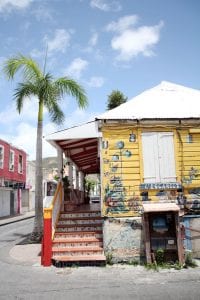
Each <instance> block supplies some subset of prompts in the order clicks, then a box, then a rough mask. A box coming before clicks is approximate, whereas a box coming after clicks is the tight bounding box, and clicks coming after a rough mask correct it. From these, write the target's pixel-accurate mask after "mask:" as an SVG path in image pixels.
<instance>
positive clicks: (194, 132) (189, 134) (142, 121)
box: [98, 82, 200, 217]
mask: <svg viewBox="0 0 200 300" xmlns="http://www.w3.org/2000/svg"><path fill="white" fill-rule="evenodd" d="M98 120H99V128H100V130H101V132H102V149H101V171H102V172H101V178H102V200H103V215H104V216H115V217H117V216H118V217H119V216H120V217H122V216H138V215H141V212H142V203H143V202H145V201H152V202H163V201H170V202H171V201H174V202H175V203H177V204H178V205H180V207H181V208H182V209H183V208H184V209H185V212H187V210H188V211H190V212H196V211H198V210H200V92H199V91H196V90H192V89H190V88H185V87H182V86H179V85H175V84H171V83H168V82H162V83H161V84H160V85H158V86H156V87H155V88H152V89H150V90H148V91H145V92H144V93H142V94H141V95H139V96H137V97H135V98H133V99H132V100H130V101H128V102H127V103H125V104H123V105H121V106H119V107H117V108H115V109H113V110H111V111H108V112H106V113H104V114H103V115H101V116H100V117H99V118H98Z"/></svg>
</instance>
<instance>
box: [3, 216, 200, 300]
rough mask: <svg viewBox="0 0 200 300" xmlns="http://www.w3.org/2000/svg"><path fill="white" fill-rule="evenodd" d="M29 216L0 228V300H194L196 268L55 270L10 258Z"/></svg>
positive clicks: (198, 282)
mask: <svg viewBox="0 0 200 300" xmlns="http://www.w3.org/2000/svg"><path fill="white" fill-rule="evenodd" d="M32 222H33V220H26V221H21V222H18V223H14V224H10V225H6V226H2V227H1V228H0V299H2V300H4V299H5V300H7V299H20V300H21V299H37V300H38V299H59V300H60V299H61V300H62V299H72V300H73V299H75V300H76V299H78V300H82V299H87V300H90V299H93V300H94V299H95V300H98V299H103V300H107V299H115V300H116V299H120V300H121V299H122V300H124V299H132V300H133V299H134V300H135V299H136V300H137V299H141V300H143V299H149V300H156V299H162V300H165V299H167V300H171V299H177V300H179V299H180V300H186V299H187V300H190V299H192V300H199V299H200V268H196V269H184V270H180V271H178V270H162V271H160V272H155V271H147V270H146V269H144V268H143V267H141V266H138V267H134V266H120V265H119V266H110V267H80V268H65V269H63V268H62V269H56V268H55V267H48V268H43V267H41V266H40V265H39V264H36V265H35V264H34V265H25V264H24V263H21V262H19V261H17V260H14V259H13V258H11V257H10V254H9V253H10V250H11V249H12V248H13V246H14V245H15V244H17V243H19V242H20V241H21V240H23V239H24V238H25V237H26V235H27V234H28V233H30V232H31V230H32Z"/></svg>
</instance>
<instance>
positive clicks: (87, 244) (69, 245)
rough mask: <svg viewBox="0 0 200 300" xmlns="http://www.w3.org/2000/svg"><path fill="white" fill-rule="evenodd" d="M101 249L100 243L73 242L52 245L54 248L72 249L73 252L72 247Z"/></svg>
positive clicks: (101, 244)
mask: <svg viewBox="0 0 200 300" xmlns="http://www.w3.org/2000/svg"><path fill="white" fill-rule="evenodd" d="M87 246H88V247H92V246H94V247H96V246H98V247H103V243H102V242H77V243H76V242H74V243H66V242H63V243H54V246H53V247H55V248H59V247H66V248H69V249H72V250H73V247H87Z"/></svg>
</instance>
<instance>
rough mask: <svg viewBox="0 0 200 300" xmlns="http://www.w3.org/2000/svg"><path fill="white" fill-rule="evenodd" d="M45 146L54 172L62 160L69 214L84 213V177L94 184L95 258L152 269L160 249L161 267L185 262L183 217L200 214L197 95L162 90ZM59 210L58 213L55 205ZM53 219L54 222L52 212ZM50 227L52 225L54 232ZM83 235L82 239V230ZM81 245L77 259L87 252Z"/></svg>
mask: <svg viewBox="0 0 200 300" xmlns="http://www.w3.org/2000/svg"><path fill="white" fill-rule="evenodd" d="M47 140H48V141H49V142H50V143H51V144H52V145H53V146H55V147H56V148H57V149H58V157H59V167H58V169H59V170H61V169H62V167H63V153H64V154H65V157H66V162H67V163H66V164H65V166H67V168H68V169H69V170H68V171H69V172H68V175H69V182H70V189H71V192H70V195H71V196H70V201H71V202H72V203H71V204H72V205H73V210H74V213H78V211H80V207H81V206H84V205H88V204H87V199H86V197H85V191H84V177H85V175H87V174H91V173H98V174H99V176H100V191H101V195H100V198H101V203H100V206H99V208H98V210H99V211H98V212H99V214H100V216H101V221H102V229H101V230H102V237H101V239H102V240H103V242H102V241H101V246H100V247H101V249H100V250H101V253H102V251H103V252H104V253H105V255H106V256H107V257H108V258H109V259H112V261H113V262H115V261H117V262H119V261H124V260H125V261H127V260H128V261H130V260H131V261H133V260H143V259H146V261H147V262H152V261H153V260H154V259H155V255H156V251H157V250H158V249H160V248H161V249H163V250H164V253H165V259H166V260H170V261H171V260H173V261H176V260H179V262H183V261H184V248H183V246H184V238H185V234H184V230H183V226H182V225H183V224H184V217H185V216H189V215H190V216H191V215H194V216H195V217H198V216H199V215H198V214H200V91H199V90H194V89H191V88H186V87H184V86H181V85H177V84H173V83H169V82H161V83H160V84H159V85H158V86H156V87H154V88H151V89H149V90H147V91H145V92H143V93H141V94H140V95H138V96H136V97H134V98H133V99H131V100H129V101H127V102H126V103H124V104H122V105H120V106H119V107H117V108H114V109H112V110H110V111H106V112H105V113H103V114H102V115H100V116H98V117H97V118H96V120H95V121H93V122H90V123H86V124H84V125H82V126H77V127H74V128H71V129H67V130H64V131H61V132H58V133H54V134H52V135H50V136H49V137H48V138H47ZM59 199H62V195H61V197H60V198H59ZM68 200H69V199H68ZM70 201H68V205H69V203H70ZM55 203H56V202H55ZM55 207H56V206H55ZM59 207H60V209H62V208H63V204H62V201H61V204H59ZM64 207H65V205H64ZM68 207H70V206H67V204H66V210H68ZM90 209H91V208H90ZM56 211H57V212H56V214H57V218H55V220H58V218H59V209H58V207H57V209H56ZM95 213H96V212H95ZM52 214H53V212H52ZM69 214H70V213H69ZM99 214H98V218H100V216H99ZM90 215H91V213H88V216H90ZM84 218H85V217H84ZM94 219H95V218H94V217H93V221H91V220H89V221H88V224H87V226H88V227H87V228H88V230H89V228H90V229H91V228H92V229H91V230H92V231H94V229H95V226H97V222H100V221H97V220H94ZM61 221H62V222H60V223H63V220H61ZM187 221H188V220H187ZM196 221H197V223H198V222H199V221H198V218H197V219H196ZM196 221H195V222H196ZM66 222H67V221H66ZM78 222H86V220H85V219H84V220H82V218H80V220H78V221H76V224H78ZM91 222H94V224H93V227H91ZM95 222H96V223H95ZM188 222H189V221H188ZM89 224H90V225H89ZM188 224H189V223H188ZM56 226H57V223H56V221H55V224H54V231H56ZM59 226H61V224H60V225H59ZM70 226H72V225H70ZM76 226H77V225H76ZM79 226H81V225H79ZM98 226H100V225H98ZM66 227H67V225H66ZM82 227H83V228H82V229H81V230H85V231H87V230H86V229H85V228H86V224H85V225H84V226H83V225H82ZM70 228H71V227H70ZM62 230H63V231H64V230H71V229H69V228H63V229H62ZM74 230H77V228H74ZM98 230H100V228H99V229H98ZM85 234H86V239H88V236H87V232H86V233H85ZM82 235H83V234H82V233H80V237H81V236H82ZM187 236H188V234H187ZM80 237H79V238H80ZM84 243H86V242H85V241H84ZM102 243H103V244H102ZM82 245H83V242H81V243H80V245H79V246H80V249H79V248H78V249H79V250H80V251H79V252H80V253H81V255H82V254H83V253H85V252H84V251H86V250H84V249H83V246H82ZM95 247H96V246H94V249H93V250H91V249H90V251H89V250H88V249H87V256H86V258H87V260H90V259H91V260H94V259H96V258H95V256H94V255H93V252H94V251H97V249H96V248H95ZM185 247H186V248H188V249H190V250H191V249H192V246H191V245H190V246H189V247H188V246H186V245H185ZM195 247H197V248H198V246H195ZM67 251H69V249H67V250H66V253H67ZM91 251H93V252H92V253H90V252H91ZM98 251H99V250H98ZM49 253H50V252H49ZM89 254H90V256H89ZM49 257H50V255H49ZM78 259H80V257H78V258H77V260H78ZM82 259H83V258H82ZM84 259H85V258H84ZM56 260H58V256H56ZM59 260H60V261H72V260H73V261H76V256H75V254H74V253H73V251H72V254H70V255H69V254H68V255H67V254H66V256H63V254H62V255H61V256H60V258H59Z"/></svg>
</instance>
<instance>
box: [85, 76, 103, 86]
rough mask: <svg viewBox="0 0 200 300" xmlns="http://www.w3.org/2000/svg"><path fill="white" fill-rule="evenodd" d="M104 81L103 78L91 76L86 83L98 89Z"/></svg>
mask: <svg viewBox="0 0 200 300" xmlns="http://www.w3.org/2000/svg"><path fill="white" fill-rule="evenodd" d="M104 82H105V79H104V78H103V77H98V76H93V77H91V78H90V80H89V82H88V83H87V84H88V85H89V86H90V87H96V88H100V87H102V86H103V84H104Z"/></svg>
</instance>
